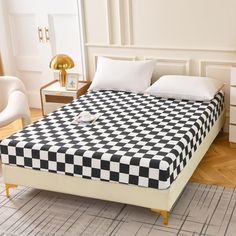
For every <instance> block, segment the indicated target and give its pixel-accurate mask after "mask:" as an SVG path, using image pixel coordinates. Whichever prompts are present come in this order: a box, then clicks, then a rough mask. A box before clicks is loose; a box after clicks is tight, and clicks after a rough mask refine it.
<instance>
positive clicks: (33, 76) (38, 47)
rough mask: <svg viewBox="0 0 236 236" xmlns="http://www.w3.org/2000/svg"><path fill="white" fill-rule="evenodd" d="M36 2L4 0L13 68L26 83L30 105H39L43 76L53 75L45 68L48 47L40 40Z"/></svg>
mask: <svg viewBox="0 0 236 236" xmlns="http://www.w3.org/2000/svg"><path fill="white" fill-rule="evenodd" d="M19 2H20V4H19ZM38 3H39V1H34V3H33V4H32V1H30V0H20V1H18V0H8V1H7V11H8V18H9V28H10V32H11V45H12V54H13V57H14V65H15V71H16V73H17V76H18V77H19V78H20V79H21V80H22V81H23V83H24V84H25V86H26V89H27V91H28V95H29V101H30V106H32V107H40V96H39V88H40V87H41V86H42V84H43V83H44V78H46V77H50V76H52V72H51V71H49V70H48V69H47V70H45V61H47V60H48V56H49V55H48V52H47V51H48V49H46V48H45V47H44V40H43V39H42V40H40V39H39V37H40V34H42V33H43V32H42V33H40V32H39V30H40V28H42V25H41V19H40V14H38ZM42 37H43V35H42Z"/></svg>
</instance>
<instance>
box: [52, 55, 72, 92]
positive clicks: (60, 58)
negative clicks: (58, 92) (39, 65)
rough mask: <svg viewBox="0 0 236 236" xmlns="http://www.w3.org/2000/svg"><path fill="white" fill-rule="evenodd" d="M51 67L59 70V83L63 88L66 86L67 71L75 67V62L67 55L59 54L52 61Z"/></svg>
mask: <svg viewBox="0 0 236 236" xmlns="http://www.w3.org/2000/svg"><path fill="white" fill-rule="evenodd" d="M49 67H50V68H51V69H54V70H59V83H60V86H61V87H65V84H66V69H70V68H73V67H74V62H73V60H72V59H71V58H70V57H69V56H68V55H65V54H57V55H56V56H54V57H53V58H52V60H51V61H50V65H49Z"/></svg>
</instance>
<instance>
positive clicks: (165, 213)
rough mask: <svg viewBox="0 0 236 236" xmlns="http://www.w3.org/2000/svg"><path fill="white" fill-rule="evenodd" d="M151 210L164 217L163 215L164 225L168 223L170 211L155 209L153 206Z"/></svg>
mask: <svg viewBox="0 0 236 236" xmlns="http://www.w3.org/2000/svg"><path fill="white" fill-rule="evenodd" d="M151 211H153V212H156V213H159V214H161V215H162V217H163V223H164V225H168V219H169V213H168V211H162V210H159V209H153V208H152V209H151Z"/></svg>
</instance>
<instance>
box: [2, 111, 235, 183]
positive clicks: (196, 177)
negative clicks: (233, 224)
mask: <svg viewBox="0 0 236 236" xmlns="http://www.w3.org/2000/svg"><path fill="white" fill-rule="evenodd" d="M31 117H32V121H36V120H38V119H39V118H40V117H42V112H41V110H39V109H31ZM19 129H21V122H20V121H16V122H13V123H12V124H10V125H8V126H6V127H4V128H0V139H3V138H4V137H7V136H8V135H10V134H12V133H14V132H16V131H18V130H19ZM191 180H192V181H194V182H200V183H209V184H217V185H223V186H226V187H236V148H231V147H230V144H229V142H228V134H222V133H220V134H219V135H218V137H217V138H216V139H215V141H214V142H213V144H212V145H211V147H210V149H209V150H208V152H207V153H206V155H205V157H204V158H203V160H202V161H201V163H200V164H199V166H198V168H197V169H196V171H195V172H194V174H193V176H192V179H191Z"/></svg>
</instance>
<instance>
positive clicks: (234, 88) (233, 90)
mask: <svg viewBox="0 0 236 236" xmlns="http://www.w3.org/2000/svg"><path fill="white" fill-rule="evenodd" d="M229 123H230V125H229V141H230V142H231V146H232V147H236V67H232V68H231V79H230V118H229Z"/></svg>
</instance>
